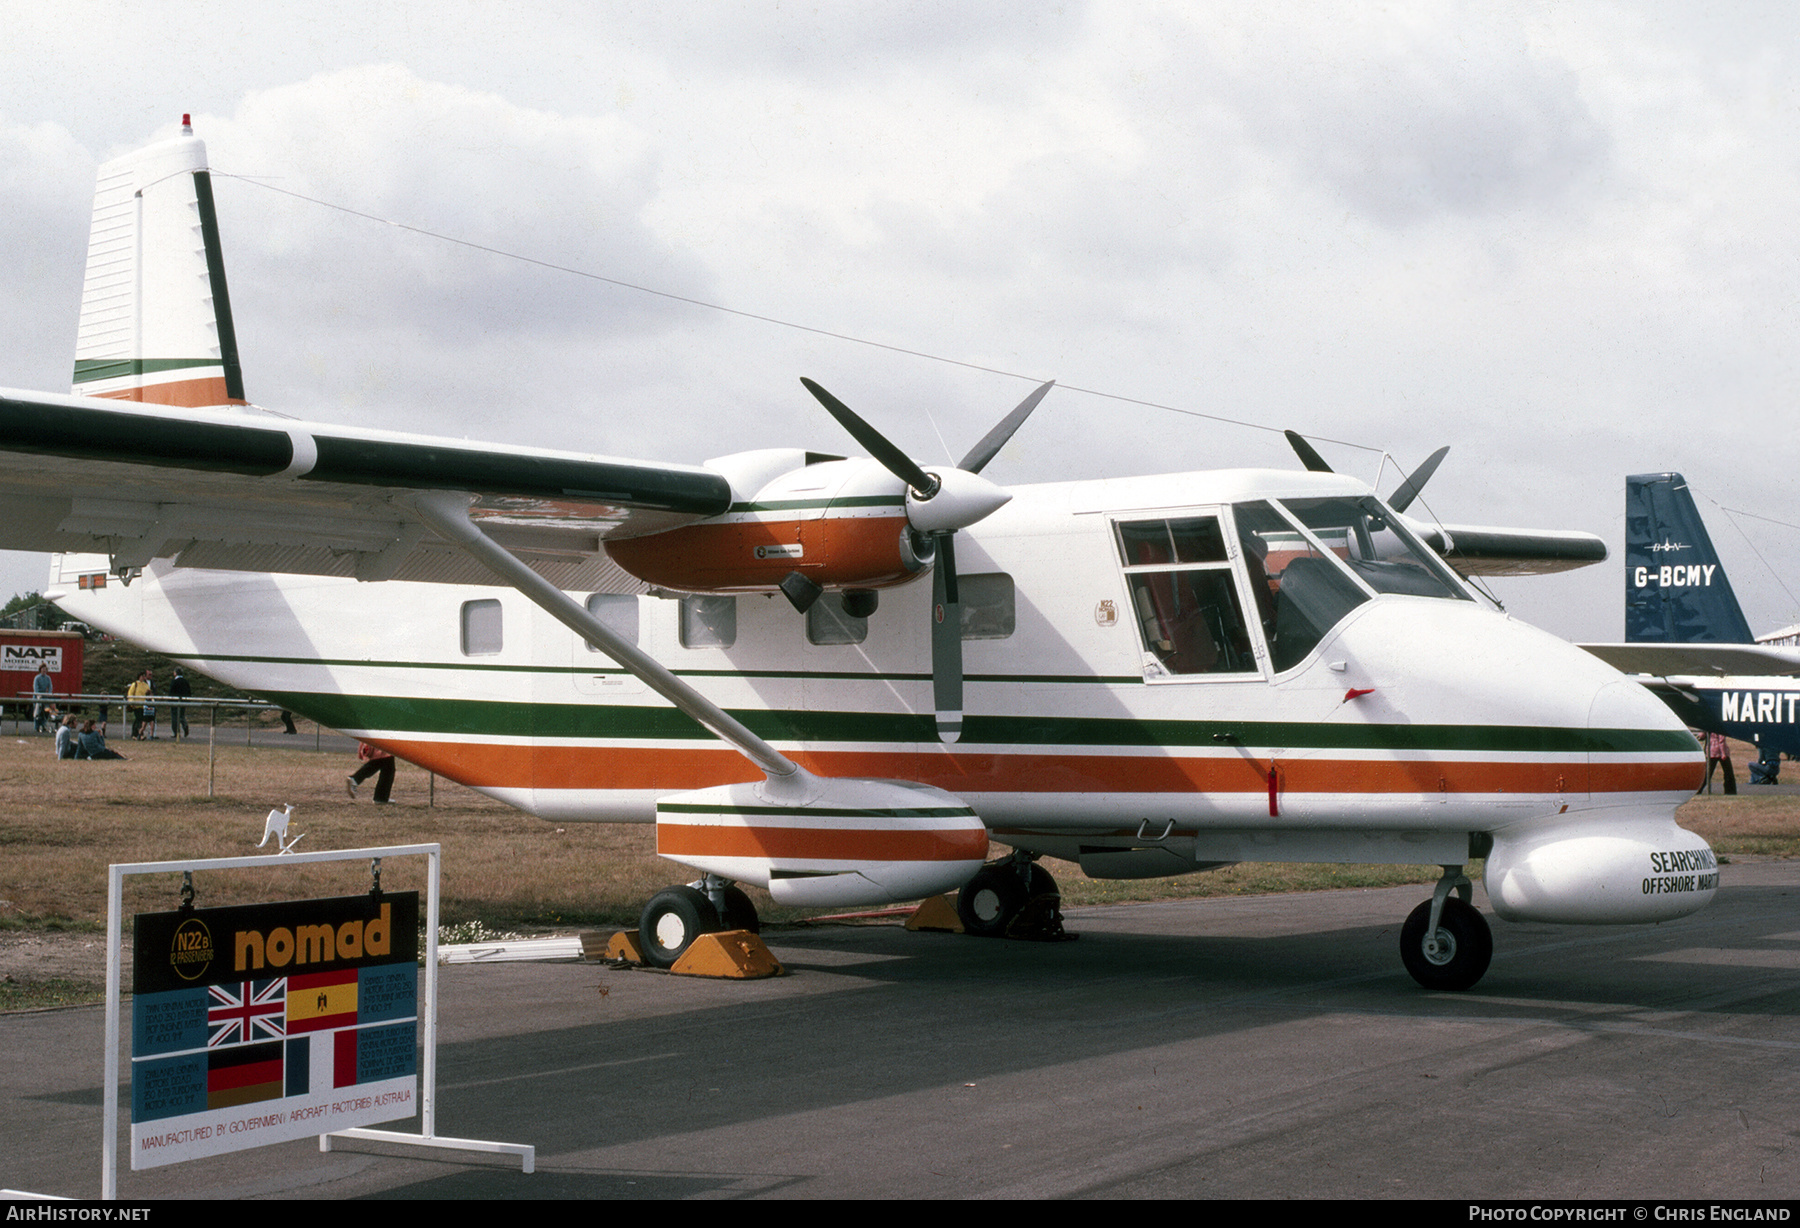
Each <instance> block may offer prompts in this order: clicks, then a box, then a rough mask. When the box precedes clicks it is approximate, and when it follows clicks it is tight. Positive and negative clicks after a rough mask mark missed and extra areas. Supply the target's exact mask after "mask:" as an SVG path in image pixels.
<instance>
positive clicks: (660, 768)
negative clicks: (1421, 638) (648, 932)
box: [379, 738, 1705, 794]
mask: <svg viewBox="0 0 1800 1228" xmlns="http://www.w3.org/2000/svg"><path fill="white" fill-rule="evenodd" d="M379 741H380V743H381V745H383V746H385V747H386V748H388V749H389V750H391V751H393V752H394V753H395V754H397V755H399V756H400V757H401V758H403V759H406V760H408V761H409V762H412V763H416V764H418V765H419V766H420V767H422V768H426V769H428V770H430V771H433V772H436V773H438V774H439V775H441V776H447V777H449V778H450V779H451V780H455V781H457V782H459V783H461V784H466V785H470V786H473V787H475V788H502V789H508V788H509V789H640V790H649V789H658V790H666V791H668V792H679V791H683V790H689V789H705V788H710V787H711V786H713V785H723V784H735V783H739V782H743V781H751V780H755V779H757V772H756V769H755V768H754V767H752V766H751V765H750V764H749V763H748V762H747V761H746V760H745V759H744V758H743V756H741V755H739V754H738V753H737V752H736V751H734V750H731V749H730V748H728V747H724V746H693V747H670V748H664V747H614V746H555V745H539V746H531V745H497V744H493V743H474V742H418V741H412V740H409V739H403V738H382V739H379ZM788 754H789V757H790V758H792V759H793V760H794V761H795V762H796V763H799V764H800V765H801V766H802V767H805V768H806V769H807V770H809V771H812V772H817V773H818V774H819V775H821V776H861V777H873V778H877V779H888V780H911V781H916V782H918V783H920V784H927V785H935V786H936V787H938V788H940V789H945V790H948V791H949V792H951V793H1263V792H1267V791H1268V788H1269V777H1268V771H1269V761H1268V760H1267V759H1251V758H1230V759H1226V758H1211V757H1197V756H1196V757H1189V758H1181V757H1177V756H1173V755H1082V754H1069V755H1063V754H1054V753H1050V754H1025V755H995V754H931V753H916V752H910V751H790V752H788ZM1275 771H1276V776H1277V781H1278V787H1279V789H1280V791H1281V792H1282V793H1349V794H1354V793H1527V794H1554V793H1571V794H1585V793H1590V792H1592V793H1651V792H1658V793H1660V792H1674V791H1684V790H1685V791H1687V792H1690V793H1691V792H1693V791H1694V790H1695V789H1697V788H1699V787H1700V783H1701V777H1702V775H1703V774H1704V772H1705V765H1704V764H1703V763H1702V762H1700V760H1699V759H1698V758H1695V759H1692V760H1689V759H1687V758H1685V757H1683V758H1679V759H1675V760H1673V761H1652V762H1648V763H1597V764H1593V765H1591V766H1590V765H1589V764H1585V763H1543V762H1533V761H1531V760H1523V761H1520V760H1513V761H1506V762H1497V763H1496V762H1484V761H1467V760H1449V761H1420V760H1392V759H1388V760H1370V759H1326V758H1309V759H1293V760H1288V759H1283V758H1280V757H1277V758H1276V760H1275Z"/></svg>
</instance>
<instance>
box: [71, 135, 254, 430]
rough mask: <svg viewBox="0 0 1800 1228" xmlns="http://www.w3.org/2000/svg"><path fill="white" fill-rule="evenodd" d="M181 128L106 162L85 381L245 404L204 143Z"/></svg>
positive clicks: (79, 346) (105, 387)
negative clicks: (167, 137) (171, 136)
mask: <svg viewBox="0 0 1800 1228" xmlns="http://www.w3.org/2000/svg"><path fill="white" fill-rule="evenodd" d="M181 133H182V134H181V135H180V136H179V137H176V138H175V139H174V140H172V141H162V142H159V143H158V144H155V145H151V146H148V147H147V148H144V149H140V150H137V151H136V152H135V153H130V154H126V155H125V156H124V157H122V158H115V159H113V160H112V161H111V162H108V163H106V164H105V165H103V166H102V167H101V168H100V174H99V179H98V182H97V183H96V185H95V189H94V226H93V231H92V233H91V236H90V237H89V240H88V262H87V281H86V284H85V285H84V287H83V289H82V297H81V328H80V331H79V332H78V333H77V335H76V339H75V391H76V393H78V394H80V395H84V396H96V397H114V398H117V399H119V400H125V401H148V402H151V403H154V404H158V405H183V406H192V407H199V406H215V405H243V404H245V401H244V378H243V374H242V371H241V370H240V368H239V366H238V354H237V335H236V333H235V332H234V331H233V329H232V324H231V299H230V297H229V296H228V295H227V293H226V290H225V262H224V258H223V256H222V255H221V252H220V248H219V223H218V217H217V215H216V213H215V212H214V209H213V195H212V176H211V174H210V173H208V171H207V167H206V144H205V142H203V141H201V140H200V139H199V138H198V137H196V136H194V135H193V128H192V127H191V126H190V125H189V123H188V117H187V116H185V115H184V116H182V117H181Z"/></svg>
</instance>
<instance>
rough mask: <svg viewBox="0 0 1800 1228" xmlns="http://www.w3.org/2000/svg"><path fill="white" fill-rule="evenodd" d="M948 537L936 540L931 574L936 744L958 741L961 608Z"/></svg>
mask: <svg viewBox="0 0 1800 1228" xmlns="http://www.w3.org/2000/svg"><path fill="white" fill-rule="evenodd" d="M951 542H952V536H951V535H950V534H948V533H946V534H944V535H943V536H941V537H939V538H938V558H937V566H936V567H935V568H933V569H932V573H931V700H932V706H933V707H935V708H936V709H937V735H938V741H940V742H943V743H945V744H946V745H947V744H949V743H952V742H955V741H956V740H957V739H958V738H960V737H962V723H963V711H962V706H963V697H962V692H963V661H962V607H961V605H959V604H958V601H957V585H956V550H955V547H954V546H953V545H952V544H951Z"/></svg>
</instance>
